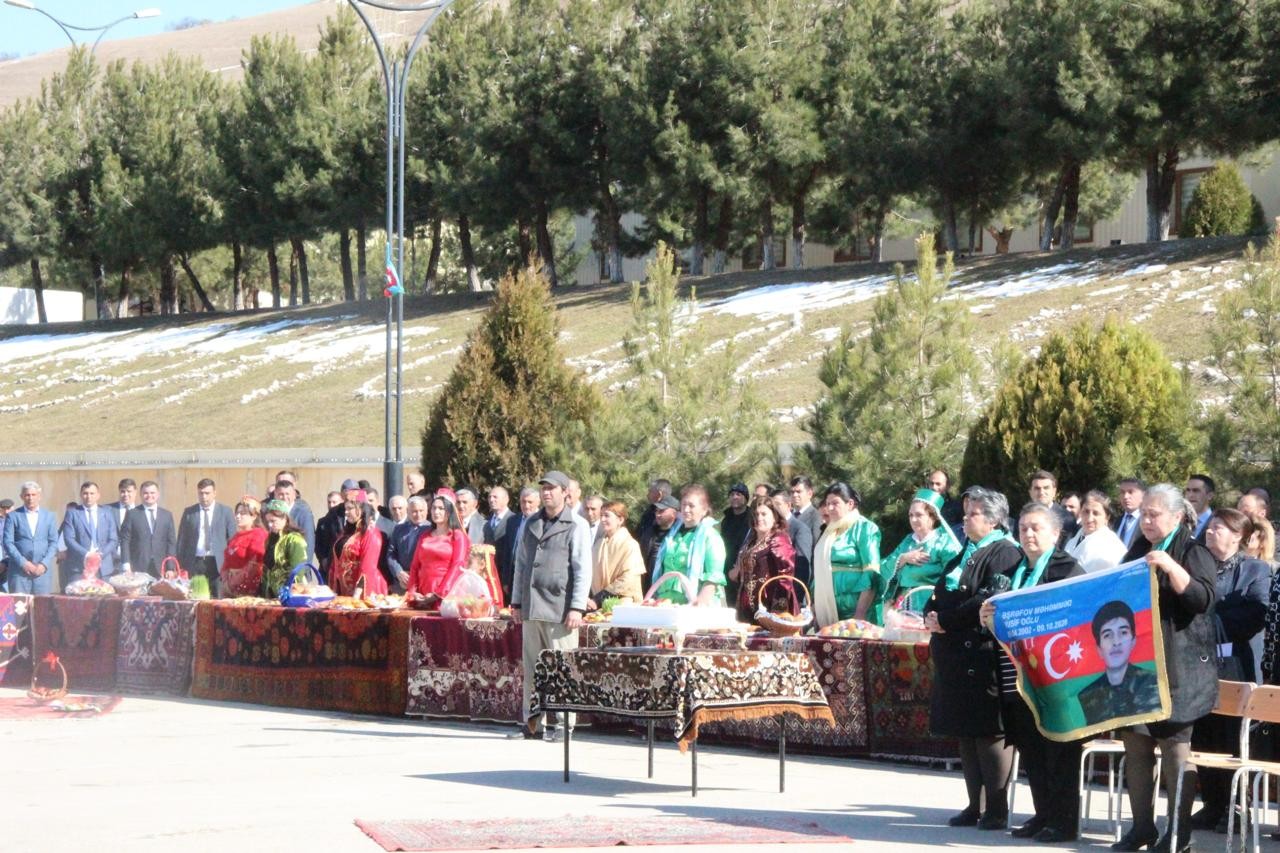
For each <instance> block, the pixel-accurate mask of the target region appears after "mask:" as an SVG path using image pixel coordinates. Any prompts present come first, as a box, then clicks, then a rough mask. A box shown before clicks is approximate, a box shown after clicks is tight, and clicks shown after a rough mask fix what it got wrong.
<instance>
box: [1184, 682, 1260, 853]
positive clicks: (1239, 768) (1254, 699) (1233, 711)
mask: <svg viewBox="0 0 1280 853" xmlns="http://www.w3.org/2000/svg"><path fill="white" fill-rule="evenodd" d="M1273 707H1274V711H1271V710H1270V709H1271V708H1273ZM1211 713H1214V714H1218V715H1220V716H1224V717H1239V718H1240V757H1239V758H1237V757H1236V756H1234V755H1227V754H1225V753H1221V752H1193V753H1191V755H1190V756H1188V758H1187V762H1186V764H1184V765H1182V766H1181V767H1179V768H1178V784H1177V786H1176V787H1175V789H1174V797H1173V820H1172V822H1171V825H1170V827H1169V837H1170V838H1172V839H1174V840H1175V843H1176V839H1177V838H1178V834H1177V833H1178V813H1179V811H1180V810H1181V806H1182V780H1183V779H1185V778H1186V775H1187V768H1188V767H1206V768H1210V769H1218V770H1234V771H1235V775H1233V776H1232V777H1231V790H1232V793H1233V795H1234V793H1235V791H1236V787H1237V785H1239V788H1240V809H1241V813H1243V812H1244V810H1245V808H1246V806H1245V786H1244V784H1243V780H1242V779H1241V774H1242V773H1244V772H1245V771H1246V767H1249V766H1250V762H1249V723H1250V722H1251V721H1252V720H1254V719H1265V720H1268V721H1271V720H1270V718H1268V717H1260V716H1258V715H1259V714H1266V713H1274V714H1275V721H1276V722H1280V688H1278V687H1267V686H1263V687H1258V686H1257V685H1256V684H1254V683H1253V682H1252V681H1219V682H1218V701H1217V703H1216V704H1215V705H1214V706H1213V711H1212V712H1211ZM1276 768H1277V769H1276V772H1277V773H1280V765H1276ZM1192 796H1193V797H1194V796H1195V795H1194V794H1192ZM1234 827H1235V821H1234V820H1231V819H1229V818H1228V820H1227V849H1228V850H1230V849H1231V834H1232V830H1233V829H1234ZM1241 835H1243V833H1241ZM1257 838H1258V833H1257V823H1256V822H1255V824H1254V849H1255V850H1256V849H1257Z"/></svg>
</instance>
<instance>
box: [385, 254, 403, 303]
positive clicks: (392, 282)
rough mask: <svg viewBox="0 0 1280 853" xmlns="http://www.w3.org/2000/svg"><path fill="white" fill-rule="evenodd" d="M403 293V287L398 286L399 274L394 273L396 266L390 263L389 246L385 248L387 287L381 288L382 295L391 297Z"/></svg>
mask: <svg viewBox="0 0 1280 853" xmlns="http://www.w3.org/2000/svg"><path fill="white" fill-rule="evenodd" d="M401 293H404V287H402V286H401V284H400V274H399V273H397V272H396V265H395V264H394V263H392V262H391V246H390V245H388V246H387V285H386V287H384V288H382V295H383V296H387V297H391V296H396V295H398V294H401Z"/></svg>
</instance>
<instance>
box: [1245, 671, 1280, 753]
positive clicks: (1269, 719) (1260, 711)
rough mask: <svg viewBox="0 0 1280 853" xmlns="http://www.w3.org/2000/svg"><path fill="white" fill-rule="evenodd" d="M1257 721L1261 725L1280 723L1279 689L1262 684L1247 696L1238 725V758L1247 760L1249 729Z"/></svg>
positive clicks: (1271, 685) (1272, 685)
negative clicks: (1242, 717) (1246, 702)
mask: <svg viewBox="0 0 1280 853" xmlns="http://www.w3.org/2000/svg"><path fill="white" fill-rule="evenodd" d="M1255 720H1257V721H1258V722H1261V723H1280V687H1277V686H1275V685H1274V684H1263V685H1259V686H1258V687H1255V688H1254V689H1253V691H1252V692H1251V693H1250V694H1249V702H1248V704H1247V705H1246V706H1245V709H1244V719H1243V720H1242V721H1241V723H1240V750H1241V751H1240V757H1241V758H1242V759H1244V760H1245V761H1248V760H1249V727H1250V725H1251V724H1252V723H1253V722H1254V721H1255Z"/></svg>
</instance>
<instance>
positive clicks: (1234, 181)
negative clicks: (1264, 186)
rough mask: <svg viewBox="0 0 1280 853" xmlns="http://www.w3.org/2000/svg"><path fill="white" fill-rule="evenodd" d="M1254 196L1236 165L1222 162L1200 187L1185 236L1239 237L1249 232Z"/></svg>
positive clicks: (1189, 211)
mask: <svg viewBox="0 0 1280 853" xmlns="http://www.w3.org/2000/svg"><path fill="white" fill-rule="evenodd" d="M1252 219H1253V196H1252V195H1251V194H1250V193H1249V188H1248V187H1247V186H1245V183H1244V178H1242V177H1240V170H1239V169H1237V168H1236V167H1235V164H1234V163H1218V164H1217V165H1215V166H1214V167H1213V169H1212V170H1211V171H1210V172H1209V173H1208V174H1207V175H1205V176H1204V177H1203V178H1201V179H1200V183H1198V184H1196V189H1195V192H1193V193H1192V194H1191V203H1190V204H1189V205H1187V213H1186V215H1185V216H1184V217H1183V218H1182V228H1181V230H1180V233H1179V236H1181V237H1219V236H1223V235H1232V236H1239V235H1241V234H1245V233H1247V232H1248V231H1249V226H1250V225H1251V224H1252V222H1251V220H1252Z"/></svg>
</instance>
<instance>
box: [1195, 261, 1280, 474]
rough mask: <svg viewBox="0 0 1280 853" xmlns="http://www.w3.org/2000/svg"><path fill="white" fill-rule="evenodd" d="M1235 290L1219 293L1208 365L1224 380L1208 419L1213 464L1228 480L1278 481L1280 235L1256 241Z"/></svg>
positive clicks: (1279, 453) (1210, 454)
mask: <svg viewBox="0 0 1280 853" xmlns="http://www.w3.org/2000/svg"><path fill="white" fill-rule="evenodd" d="M1240 280H1241V282H1242V285H1241V287H1240V288H1239V289H1238V290H1229V291H1226V292H1225V293H1223V294H1222V296H1221V297H1220V298H1219V299H1218V305H1217V308H1218V311H1217V317H1216V319H1215V322H1214V324H1213V326H1212V327H1211V329H1210V334H1211V341H1212V347H1213V349H1212V355H1211V356H1210V358H1209V359H1208V363H1209V366H1211V367H1212V368H1214V369H1215V370H1217V371H1218V372H1219V373H1220V374H1221V376H1222V377H1223V379H1224V381H1225V382H1226V385H1227V395H1226V401H1225V404H1224V405H1222V406H1220V407H1218V408H1216V409H1215V410H1214V411H1213V412H1211V413H1210V415H1209V417H1208V418H1207V422H1208V427H1209V450H1208V455H1209V465H1210V467H1211V468H1212V470H1213V471H1214V473H1215V474H1218V473H1220V474H1221V475H1222V479H1223V481H1224V482H1226V483H1230V484H1231V485H1233V486H1235V487H1237V488H1240V489H1247V488H1250V487H1251V486H1257V485H1266V486H1267V488H1269V489H1272V490H1275V489H1276V488H1277V487H1280V241H1277V239H1276V238H1275V237H1274V236H1273V237H1272V239H1271V242H1270V243H1269V244H1268V245H1267V246H1266V248H1264V249H1263V250H1262V251H1256V250H1255V249H1254V248H1253V247H1252V246H1251V247H1250V248H1249V250H1248V251H1247V252H1246V254H1245V269H1244V271H1243V273H1242V274H1241V275H1240Z"/></svg>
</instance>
